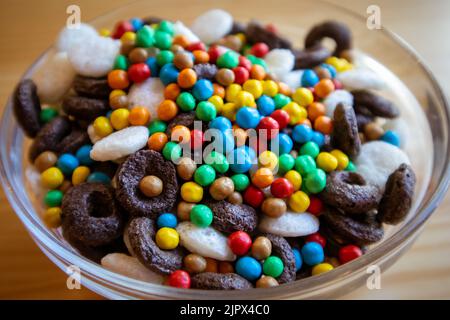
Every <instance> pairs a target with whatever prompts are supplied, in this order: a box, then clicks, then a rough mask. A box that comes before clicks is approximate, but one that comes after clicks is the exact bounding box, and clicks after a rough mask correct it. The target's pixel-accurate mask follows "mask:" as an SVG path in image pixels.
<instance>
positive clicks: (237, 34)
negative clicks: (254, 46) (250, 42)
mask: <svg viewBox="0 0 450 320" xmlns="http://www.w3.org/2000/svg"><path fill="white" fill-rule="evenodd" d="M236 36H237V37H238V38H239V40H241V43H242V44H245V43H246V42H247V37H246V36H245V34H243V33H242V32H239V33H236Z"/></svg>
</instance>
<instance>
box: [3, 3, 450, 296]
mask: <svg viewBox="0 0 450 320" xmlns="http://www.w3.org/2000/svg"><path fill="white" fill-rule="evenodd" d="M321 2H324V3H325V4H326V5H329V6H332V7H334V8H335V9H336V10H340V11H343V12H345V13H346V14H348V15H351V16H353V17H355V18H357V19H364V17H362V16H360V15H359V14H357V13H355V12H353V11H351V10H348V9H346V8H343V7H340V6H338V5H334V4H330V3H328V2H325V1H321ZM122 8H123V7H119V8H116V9H114V10H111V11H110V12H107V13H105V14H104V15H107V14H112V13H114V12H118V11H120V10H121V9H122ZM104 15H102V16H104ZM100 17H101V16H100ZM94 20H95V19H94ZM379 31H380V32H383V33H385V35H387V36H388V37H390V38H391V39H392V40H394V41H395V42H397V44H399V45H400V46H401V47H402V48H403V49H404V50H405V51H407V52H408V53H409V54H410V55H412V56H413V57H415V59H416V61H417V64H418V66H419V67H420V68H421V69H422V71H424V73H425V74H426V76H427V77H428V81H429V82H430V83H431V84H432V86H433V89H434V90H435V93H436V94H437V97H438V99H439V100H440V103H442V105H443V106H444V107H445V110H444V111H445V118H446V126H447V128H449V127H450V107H449V104H448V101H447V99H446V97H445V95H444V93H443V91H442V89H441V87H440V86H439V84H438V82H437V80H436V78H435V77H434V75H433V74H432V72H431V71H430V69H429V68H428V66H427V65H426V64H425V62H424V60H423V59H422V57H421V56H420V55H419V54H418V53H417V52H416V50H415V49H413V48H412V47H411V46H410V45H409V44H408V43H407V42H406V41H405V40H403V39H402V38H401V37H400V36H398V35H397V34H395V33H394V32H392V31H390V30H388V29H386V28H385V27H384V26H383V28H382V29H381V30H379ZM47 52H48V50H46V51H45V52H44V53H42V54H41V56H39V57H38V59H36V60H35V62H34V63H33V64H32V65H31V66H30V68H29V69H28V70H27V71H26V72H25V73H24V74H23V76H22V77H21V79H23V78H27V77H29V76H30V75H31V74H32V72H33V69H34V68H35V67H36V64H37V62H38V61H40V60H41V58H42V57H43V56H44V55H45V54H46V53H47ZM12 116H13V114H12V96H10V97H9V99H8V101H7V104H6V107H5V109H4V111H3V114H2V119H1V126H2V127H1V128H0V130H2V128H5V127H6V124H7V123H8V119H10V118H11V117H12ZM17 130H18V128H15V131H17ZM16 134H17V136H15V137H14V138H15V139H19V141H22V140H23V137H24V136H23V133H22V132H21V131H20V130H19V132H16ZM2 140H3V138H2ZM446 147H447V148H446V149H447V154H446V155H447V159H449V158H450V139H448V141H447V146H446ZM1 148H2V152H1V161H0V180H1V183H2V185H3V188H4V191H5V194H6V197H7V199H8V201H9V202H10V204H11V206H12V208H13V209H14V211H15V212H16V214H17V215H18V216H19V218H20V219H21V221H22V222H23V223H24V224H25V226H26V228H27V229H28V231H29V232H30V234H31V235H32V237H33V239H34V240H35V241H36V242H37V243H38V245H39V247H40V248H41V249H42V250H43V251H44V253H45V254H46V255H47V256H48V257H49V258H50V259H51V260H52V261H53V262H55V263H56V264H57V265H58V266H59V267H60V268H62V269H63V271H65V270H64V268H63V265H62V264H61V263H58V261H55V260H57V259H56V258H55V257H51V256H50V255H49V253H51V254H53V255H56V256H57V257H59V258H60V259H62V260H63V261H65V262H67V263H68V264H70V265H76V266H78V267H79V268H80V269H81V270H82V272H84V273H86V274H88V275H89V276H91V277H92V278H94V279H96V280H97V281H99V282H101V283H103V284H106V285H107V286H109V287H113V288H114V287H116V288H121V289H125V290H126V291H127V290H129V291H130V292H131V291H133V292H136V293H141V294H142V295H153V296H155V297H159V298H177V299H261V298H263V299H270V298H271V297H273V296H275V297H276V296H283V295H285V294H286V293H291V294H295V295H297V294H299V295H301V294H306V295H307V294H308V293H312V292H314V291H316V290H319V291H320V290H323V289H325V288H326V287H329V286H331V285H339V284H338V283H339V282H341V281H342V282H345V281H344V279H346V278H350V277H351V276H352V274H353V273H354V272H357V271H361V270H364V269H365V268H366V267H367V266H369V265H371V264H373V263H374V262H375V261H378V260H381V259H383V258H386V256H390V254H393V253H395V252H396V251H398V250H400V249H401V248H402V246H404V245H405V243H406V242H412V241H413V240H414V239H415V237H416V235H417V234H418V232H420V230H421V228H422V226H423V224H424V223H425V221H426V220H427V219H428V218H429V217H430V215H431V214H432V213H433V211H434V210H435V209H436V208H437V206H438V204H439V203H440V202H441V201H442V199H443V197H444V196H445V194H446V192H447V189H448V187H449V183H450V165H449V163H448V162H447V164H446V165H445V167H444V168H443V172H444V174H443V175H442V178H441V179H440V181H439V183H438V185H437V187H436V191H435V193H434V194H433V195H432V197H431V198H430V199H428V201H427V202H426V203H425V204H424V205H423V206H422V207H421V208H418V212H417V214H416V216H415V217H413V218H412V219H411V220H410V221H409V222H408V223H406V224H405V225H404V226H403V227H402V228H401V229H400V230H399V231H398V232H397V233H396V234H394V235H393V236H391V237H390V238H389V241H386V242H384V243H382V244H381V245H379V246H377V247H376V248H374V249H372V250H370V251H369V252H368V253H367V254H365V255H364V256H362V257H360V258H358V259H356V260H354V261H352V262H350V263H347V264H345V265H342V266H340V267H339V268H337V269H335V270H333V271H332V272H328V273H325V274H322V275H318V276H314V277H309V278H306V279H302V280H301V281H295V282H291V283H288V284H284V285H281V286H278V287H275V288H269V289H258V290H249V291H240V292H239V291H238V292H233V293H232V294H231V295H230V294H229V292H223V291H209V290H192V289H191V290H183V289H177V288H172V287H167V286H162V285H156V284H152V283H146V282H143V281H139V280H135V279H132V278H129V277H126V276H123V275H120V274H117V273H114V272H111V271H109V270H107V269H105V268H103V267H102V266H100V265H98V264H96V263H94V262H92V261H91V260H89V259H87V258H84V257H83V256H81V255H78V254H76V253H75V252H73V251H71V250H70V249H68V248H66V247H65V246H63V245H62V244H60V240H58V239H57V238H56V237H55V235H53V234H52V233H51V232H49V230H47V229H46V228H45V227H43V226H42V225H41V224H39V223H38V221H37V220H36V219H35V218H34V216H35V213H34V212H33V211H34V208H33V207H32V206H31V205H30V204H29V203H25V202H24V201H23V200H22V199H21V198H19V197H18V196H17V193H16V192H15V190H14V187H13V185H12V183H11V181H12V176H11V173H10V172H9V171H8V170H7V168H5V166H4V164H5V163H7V161H6V158H7V154H6V152H4V151H5V150H4V145H1ZM43 247H45V250H44V248H43ZM46 251H47V252H46ZM88 287H90V288H91V289H93V290H94V291H96V290H95V288H93V287H94V286H91V285H89V286H88ZM130 297H132V296H130Z"/></svg>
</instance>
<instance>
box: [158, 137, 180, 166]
mask: <svg viewBox="0 0 450 320" xmlns="http://www.w3.org/2000/svg"><path fill="white" fill-rule="evenodd" d="M182 151H183V150H182V149H181V147H180V145H179V144H178V143H176V142H173V141H170V142H167V143H166V145H165V146H164V148H163V152H162V154H163V156H164V158H165V159H166V160H171V161H172V162H174V161H176V160H178V159H180V158H181V154H182Z"/></svg>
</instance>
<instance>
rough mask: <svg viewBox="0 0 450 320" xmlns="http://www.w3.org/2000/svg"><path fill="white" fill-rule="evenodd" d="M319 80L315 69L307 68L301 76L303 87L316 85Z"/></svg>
mask: <svg viewBox="0 0 450 320" xmlns="http://www.w3.org/2000/svg"><path fill="white" fill-rule="evenodd" d="M319 80H320V79H319V77H318V76H317V74H316V73H315V72H314V70H311V69H306V70H305V71H304V72H303V74H302V78H301V83H302V87H314V86H315V85H316V83H317V82H319Z"/></svg>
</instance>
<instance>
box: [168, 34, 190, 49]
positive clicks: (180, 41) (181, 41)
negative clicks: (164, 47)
mask: <svg viewBox="0 0 450 320" xmlns="http://www.w3.org/2000/svg"><path fill="white" fill-rule="evenodd" d="M189 43H190V42H189V39H188V38H187V37H186V36H183V35H177V36H175V37H173V41H172V44H177V45H179V46H182V47H183V48H186V47H187V46H188V45H189Z"/></svg>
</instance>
